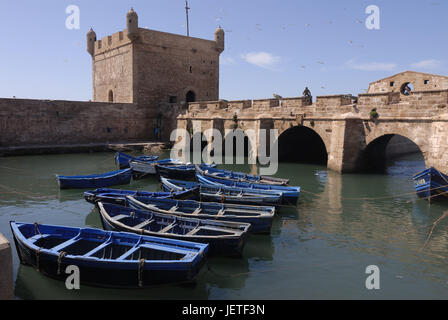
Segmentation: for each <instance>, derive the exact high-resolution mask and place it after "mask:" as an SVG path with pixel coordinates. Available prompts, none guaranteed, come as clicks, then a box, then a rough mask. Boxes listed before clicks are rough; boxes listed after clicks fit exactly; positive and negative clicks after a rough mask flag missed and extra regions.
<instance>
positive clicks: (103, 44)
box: [94, 28, 217, 55]
mask: <svg viewBox="0 0 448 320" xmlns="http://www.w3.org/2000/svg"><path fill="white" fill-rule="evenodd" d="M127 33H128V30H127V29H124V30H123V31H119V32H116V33H114V34H112V35H108V36H105V37H103V38H101V39H99V40H97V41H95V53H94V54H95V55H98V54H103V53H105V52H108V51H110V50H113V49H116V48H119V47H121V46H124V45H128V44H131V43H132V40H131V39H129V38H128V36H127ZM138 39H139V40H138V41H139V43H140V44H147V45H152V46H155V47H160V48H162V49H163V48H164V49H165V50H166V49H168V48H170V49H176V48H177V49H178V50H182V51H185V50H196V51H197V50H201V51H203V50H212V51H215V50H217V49H216V42H215V41H214V40H206V39H200V38H194V37H187V36H184V35H180V34H174V33H168V32H162V31H157V30H151V29H145V28H138Z"/></svg>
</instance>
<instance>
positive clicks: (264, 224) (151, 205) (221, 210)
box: [126, 195, 275, 233]
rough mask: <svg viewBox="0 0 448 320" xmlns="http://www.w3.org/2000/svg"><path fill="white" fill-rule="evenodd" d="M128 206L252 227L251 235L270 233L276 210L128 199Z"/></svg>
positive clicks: (231, 205) (259, 207) (222, 204)
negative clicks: (247, 224)
mask: <svg viewBox="0 0 448 320" xmlns="http://www.w3.org/2000/svg"><path fill="white" fill-rule="evenodd" d="M126 198H127V204H126V206H128V207H131V208H136V209H141V210H150V211H154V212H160V213H166V214H169V215H177V216H181V217H189V218H197V219H209V220H210V219H212V220H215V221H233V222H243V223H250V225H251V226H250V229H249V232H251V233H270V232H271V227H272V220H273V218H274V214H275V207H268V206H247V205H237V204H226V203H213V202H198V201H193V200H176V199H168V198H154V197H142V196H138V195H137V196H128V197H126Z"/></svg>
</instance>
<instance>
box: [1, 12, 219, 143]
mask: <svg viewBox="0 0 448 320" xmlns="http://www.w3.org/2000/svg"><path fill="white" fill-rule="evenodd" d="M223 50H224V31H223V30H222V29H221V28H218V29H217V30H216V32H215V34H214V40H204V39H198V38H192V37H185V36H181V35H176V34H170V33H165V32H159V31H154V30H149V29H144V28H139V26H138V16H137V13H136V12H135V11H133V10H132V9H131V11H129V12H128V14H127V15H126V29H125V30H123V31H120V32H117V33H114V34H112V35H110V36H106V37H104V38H102V39H101V40H97V37H96V34H95V32H94V31H93V30H92V29H91V30H90V31H89V32H88V33H87V52H88V53H89V54H90V55H91V57H92V80H93V83H92V85H93V102H81V101H50V100H31V99H0V149H1V148H10V147H16V146H18V147H19V146H20V147H24V148H25V149H26V147H27V146H36V145H42V146H49V145H55V144H57V145H70V144H84V143H115V142H134V141H153V140H155V138H156V137H155V132H154V129H155V128H156V127H157V128H159V132H160V133H161V137H160V138H161V140H163V141H169V137H170V133H171V131H172V130H174V129H175V127H176V118H177V116H178V115H179V114H181V113H182V112H185V109H186V108H187V101H199V100H217V99H218V98H219V56H220V54H221V52H222V51H223ZM0 152H1V150H0Z"/></svg>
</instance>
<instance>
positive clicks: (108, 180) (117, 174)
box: [56, 169, 132, 189]
mask: <svg viewBox="0 0 448 320" xmlns="http://www.w3.org/2000/svg"><path fill="white" fill-rule="evenodd" d="M56 177H57V179H58V183H59V187H60V188H61V189H76V188H78V189H87V188H103V187H109V186H116V185H120V184H129V183H130V182H131V178H132V172H131V169H123V170H117V171H111V172H106V173H101V174H91V175H86V176H61V175H56Z"/></svg>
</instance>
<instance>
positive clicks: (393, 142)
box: [360, 134, 425, 173]
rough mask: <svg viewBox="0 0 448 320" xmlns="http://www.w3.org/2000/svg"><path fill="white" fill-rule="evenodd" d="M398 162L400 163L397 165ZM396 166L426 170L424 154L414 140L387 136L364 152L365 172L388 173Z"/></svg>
mask: <svg viewBox="0 0 448 320" xmlns="http://www.w3.org/2000/svg"><path fill="white" fill-rule="evenodd" d="M397 162H400V163H398V165H397ZM394 166H395V167H397V168H398V167H399V166H405V167H409V168H411V167H415V169H413V170H418V169H417V168H422V169H424V167H425V160H424V157H423V153H422V152H421V150H420V148H419V147H418V146H417V145H416V144H415V143H414V142H413V141H412V140H410V139H408V138H406V137H403V136H401V135H396V134H386V135H383V136H381V137H379V138H377V139H375V140H373V141H372V142H370V143H369V144H368V145H367V147H366V148H365V149H364V151H363V152H362V155H361V159H360V167H361V170H362V171H363V172H372V173H387V172H388V171H390V170H389V169H390V168H391V167H394ZM397 168H396V169H397ZM398 170H399V168H398Z"/></svg>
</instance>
